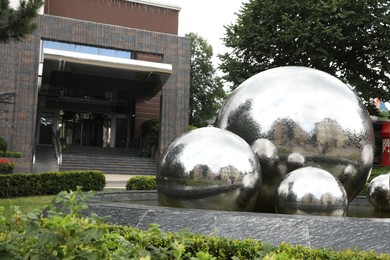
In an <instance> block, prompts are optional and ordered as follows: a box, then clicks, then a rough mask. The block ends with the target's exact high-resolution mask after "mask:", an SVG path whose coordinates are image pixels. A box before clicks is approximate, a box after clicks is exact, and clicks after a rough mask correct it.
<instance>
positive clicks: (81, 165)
mask: <svg viewBox="0 0 390 260" xmlns="http://www.w3.org/2000/svg"><path fill="white" fill-rule="evenodd" d="M135 154H136V152H135V151H134V150H131V149H116V148H115V149H114V148H100V147H72V148H71V149H66V150H64V153H63V155H62V164H61V165H60V171H74V170H100V171H102V172H104V173H105V174H128V175H156V173H157V163H156V162H155V161H154V160H153V159H151V158H145V157H136V156H135Z"/></svg>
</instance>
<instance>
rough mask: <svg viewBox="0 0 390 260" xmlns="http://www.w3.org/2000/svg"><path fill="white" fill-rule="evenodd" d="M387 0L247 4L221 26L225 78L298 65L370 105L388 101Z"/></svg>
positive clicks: (252, 0)
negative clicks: (321, 74)
mask: <svg viewBox="0 0 390 260" xmlns="http://www.w3.org/2000/svg"><path fill="white" fill-rule="evenodd" d="M389 7H390V1H389V0H376V1H371V0H354V1H350V0H327V1H324V0H315V1H312V0H276V1H275V0H250V1H249V2H248V3H245V4H243V6H242V8H241V10H240V12H239V13H238V14H237V20H236V22H235V23H233V24H230V25H228V26H226V27H225V29H226V32H225V37H224V39H223V40H224V43H225V45H226V46H227V47H230V48H232V49H233V50H232V52H231V53H225V54H223V55H220V58H221V61H222V65H221V67H220V68H221V70H222V71H223V72H225V73H227V75H226V80H227V81H230V82H232V83H233V84H234V86H233V88H235V87H237V86H238V85H239V84H240V83H241V82H243V81H244V80H246V79H247V78H249V77H250V76H252V75H254V74H256V73H258V72H261V71H264V70H266V69H270V68H273V67H279V66H288V65H297V66H307V67H312V68H316V69H319V70H322V71H325V72H328V73H330V74H331V75H334V76H336V77H338V78H339V79H341V80H342V81H343V82H345V83H347V84H349V85H351V86H352V87H353V88H355V89H356V92H357V93H358V94H359V95H360V96H361V97H362V98H363V100H365V101H368V100H369V99H370V98H374V97H380V98H382V99H385V100H389V99H390V95H389V92H388V88H389V86H390V62H389V60H390V48H389V46H390V10H389Z"/></svg>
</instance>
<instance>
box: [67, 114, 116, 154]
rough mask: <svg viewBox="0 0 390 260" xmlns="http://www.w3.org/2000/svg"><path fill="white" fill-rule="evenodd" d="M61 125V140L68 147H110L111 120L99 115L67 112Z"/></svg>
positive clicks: (106, 116)
mask: <svg viewBox="0 0 390 260" xmlns="http://www.w3.org/2000/svg"><path fill="white" fill-rule="evenodd" d="M61 121H62V122H61V123H60V126H61V127H60V128H59V132H60V139H61V141H62V143H63V144H64V145H66V146H99V147H100V146H101V147H104V146H109V143H110V140H109V135H107V134H105V133H107V132H109V131H110V125H111V119H110V117H109V116H108V115H105V114H97V113H75V112H65V113H64V115H63V116H62V119H61Z"/></svg>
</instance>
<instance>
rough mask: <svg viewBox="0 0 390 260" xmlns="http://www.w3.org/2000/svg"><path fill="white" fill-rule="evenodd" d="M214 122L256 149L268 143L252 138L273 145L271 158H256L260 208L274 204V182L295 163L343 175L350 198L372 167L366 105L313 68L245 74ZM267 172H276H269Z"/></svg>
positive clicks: (290, 169)
mask: <svg viewBox="0 0 390 260" xmlns="http://www.w3.org/2000/svg"><path fill="white" fill-rule="evenodd" d="M216 126H217V127H220V128H222V129H226V130H229V131H231V132H233V133H236V134H237V135H239V136H241V137H242V138H243V139H244V140H245V141H247V142H248V143H249V144H250V145H251V146H252V147H256V150H257V151H264V150H267V149H269V147H270V145H269V144H268V143H267V142H264V141H261V142H259V143H258V144H256V140H264V139H267V140H268V141H269V142H270V143H272V144H273V145H274V146H275V147H276V149H275V150H274V151H273V153H276V155H275V156H273V157H272V158H270V160H271V162H267V161H266V156H263V155H264V154H263V155H262V157H261V158H260V164H261V168H262V170H264V169H266V170H265V171H266V172H267V173H264V178H263V188H262V191H261V195H260V199H259V207H260V211H261V210H264V211H268V209H269V208H272V207H273V205H272V204H270V203H269V202H271V201H274V200H273V198H275V192H276V187H277V186H275V185H274V183H273V182H274V181H275V180H279V181H281V180H282V179H283V177H284V176H285V175H286V174H287V173H288V172H290V171H292V170H294V169H296V168H297V167H305V166H313V167H318V168H321V169H324V170H326V171H328V172H330V173H331V174H332V175H333V176H335V177H339V176H342V178H343V179H342V184H343V186H344V188H345V190H346V192H347V194H348V199H349V200H350V201H351V200H352V199H353V198H354V197H355V196H356V195H357V194H358V193H359V191H360V190H361V189H362V188H363V187H364V184H365V182H366V180H367V177H368V174H369V172H370V170H371V168H372V163H373V147H374V132H373V128H372V124H371V120H370V117H369V114H368V112H367V110H366V108H365V107H364V106H363V105H362V103H361V102H360V99H359V98H358V97H357V96H356V95H355V93H354V92H353V91H352V90H351V89H350V88H349V87H348V86H347V85H345V84H344V83H343V82H341V81H340V80H338V79H337V78H335V77H333V76H331V75H329V74H327V73H324V72H321V71H318V70H315V69H310V68H305V67H280V68H275V69H270V70H267V71H264V72H261V73H259V74H257V75H255V76H253V77H251V78H249V79H248V80H246V81H245V82H243V83H242V84H241V85H240V86H239V87H238V88H237V89H236V90H235V91H233V93H232V94H231V95H230V97H229V98H228V100H227V101H226V103H225V104H224V106H223V107H222V109H221V112H220V113H219V116H218V118H217V121H216ZM261 145H266V147H264V148H262V147H261ZM256 150H255V151H256ZM260 153H261V152H260ZM302 162H303V164H302V165H301V163H302ZM350 169H353V170H350ZM265 171H264V172H265ZM272 173H274V174H276V175H278V177H270V176H271V174H272ZM267 178H270V179H267ZM270 183H271V184H270ZM269 185H273V186H272V187H269ZM265 198H267V199H265ZM265 201H266V202H265ZM267 201H268V202H267Z"/></svg>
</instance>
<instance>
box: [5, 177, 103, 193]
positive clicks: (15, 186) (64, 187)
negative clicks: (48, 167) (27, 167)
mask: <svg viewBox="0 0 390 260" xmlns="http://www.w3.org/2000/svg"><path fill="white" fill-rule="evenodd" d="M105 185H106V178H105V176H104V174H103V173H102V172H101V171H69V172H43V173H23V174H3V175H0V197H20V196H36V195H52V194H57V193H59V192H61V191H69V190H75V189H76V188H77V186H81V187H82V189H83V191H89V190H95V191H101V190H103V188H104V186H105Z"/></svg>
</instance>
